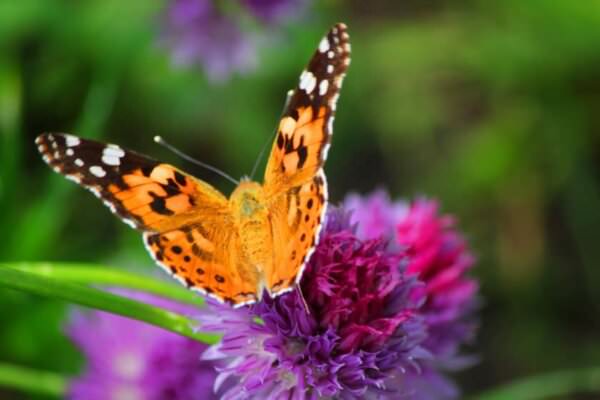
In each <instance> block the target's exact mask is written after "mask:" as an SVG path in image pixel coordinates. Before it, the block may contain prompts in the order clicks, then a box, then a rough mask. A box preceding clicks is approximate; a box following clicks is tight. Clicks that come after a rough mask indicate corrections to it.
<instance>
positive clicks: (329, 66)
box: [327, 64, 333, 74]
mask: <svg viewBox="0 0 600 400" xmlns="http://www.w3.org/2000/svg"><path fill="white" fill-rule="evenodd" d="M332 72H333V65H331V64H329V65H327V73H328V74H331V73H332Z"/></svg>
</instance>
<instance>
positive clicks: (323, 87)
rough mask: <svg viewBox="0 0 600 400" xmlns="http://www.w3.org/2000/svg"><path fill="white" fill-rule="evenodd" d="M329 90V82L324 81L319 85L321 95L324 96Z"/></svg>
mask: <svg viewBox="0 0 600 400" xmlns="http://www.w3.org/2000/svg"><path fill="white" fill-rule="evenodd" d="M328 88H329V81H328V80H323V81H321V83H319V95H321V96H324V95H325V93H327V89H328Z"/></svg>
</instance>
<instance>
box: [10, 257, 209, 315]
mask: <svg viewBox="0 0 600 400" xmlns="http://www.w3.org/2000/svg"><path fill="white" fill-rule="evenodd" d="M4 265H6V266H7V267H10V268H14V269H18V270H20V271H23V272H31V273H34V274H38V275H42V276H45V277H48V278H53V279H58V280H61V281H69V282H75V283H82V284H86V285H107V286H118V287H124V288H130V289H136V290H141V291H144V292H147V293H152V294H155V295H158V296H161V297H164V298H166V299H170V300H174V301H177V302H180V303H186V304H191V305H193V306H202V305H203V304H204V298H203V297H202V296H200V295H198V294H197V293H194V292H192V291H190V290H187V289H185V288H183V286H181V285H175V284H169V283H167V282H163V281H160V280H157V279H152V278H149V277H146V276H141V275H138V274H134V273H131V272H127V271H123V270H119V269H115V268H111V267H108V266H105V265H99V264H86V263H66V262H51V263H50V262H18V263H5V264H4Z"/></svg>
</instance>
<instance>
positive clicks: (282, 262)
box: [36, 23, 350, 307]
mask: <svg viewBox="0 0 600 400" xmlns="http://www.w3.org/2000/svg"><path fill="white" fill-rule="evenodd" d="M349 64H350V43H349V36H348V33H347V31H346V26H345V25H344V24H341V23H340V24H336V25H334V26H333V27H332V28H331V29H330V30H329V32H328V33H327V34H326V35H325V36H324V37H323V39H322V40H321V41H320V43H319V45H318V48H317V49H316V51H315V52H314V54H313V56H312V58H311V59H310V61H309V63H308V65H307V67H306V69H305V70H304V71H303V72H302V74H301V75H300V79H299V81H298V84H297V86H296V88H295V89H294V90H293V91H292V92H290V94H289V97H288V102H287V105H286V107H285V109H284V112H283V114H282V117H281V120H280V121H279V125H278V129H277V132H276V134H275V139H274V143H273V145H272V149H271V153H270V156H269V159H268V162H267V166H266V170H265V173H264V182H263V183H262V184H260V183H258V182H253V181H250V180H249V178H242V180H241V182H240V183H239V185H238V186H237V187H236V188H235V190H234V191H233V192H232V193H231V195H230V196H229V198H227V197H225V196H224V195H223V194H222V193H221V192H219V191H218V190H217V189H215V188H214V187H212V186H211V185H209V184H208V183H206V182H203V181H201V180H199V179H197V178H194V177H193V176H191V175H189V174H187V173H185V172H183V171H182V170H179V169H178V168H176V167H174V166H172V165H169V164H166V163H163V162H160V161H156V160H153V159H151V158H149V157H146V156H144V155H141V154H138V153H136V152H133V151H129V150H125V149H123V148H121V147H120V146H117V145H114V144H105V143H100V142H96V141H92V140H87V139H83V138H80V137H77V136H73V135H69V134H58V133H45V134H42V135H40V136H39V137H38V138H37V139H36V144H37V146H38V149H39V151H40V153H41V154H42V157H43V159H44V161H45V162H46V163H47V164H49V165H50V166H51V167H52V168H53V169H54V170H55V171H56V172H58V173H60V174H63V175H64V176H65V177H66V178H68V179H71V180H73V181H75V182H77V183H78V184H80V185H81V186H83V187H85V188H87V189H89V190H90V191H92V192H93V193H94V194H95V195H96V196H97V197H99V198H100V199H102V200H103V202H104V204H106V205H107V206H108V207H109V208H110V209H111V211H112V212H113V213H115V214H116V215H118V216H119V217H120V218H121V219H122V220H123V221H124V222H126V223H127V224H129V225H131V226H132V227H134V228H135V229H138V230H140V231H142V232H143V240H144V243H145V245H146V248H147V249H148V251H149V252H150V254H151V255H152V257H153V258H154V259H155V261H156V262H157V264H158V265H159V266H161V267H162V268H163V269H164V270H166V271H167V272H168V273H169V274H171V275H172V276H173V277H175V278H176V279H177V280H178V281H180V282H181V283H182V284H184V285H185V286H187V287H188V288H190V289H192V290H194V291H197V292H200V293H202V294H205V295H208V296H210V297H213V298H215V299H217V300H219V301H221V302H224V303H229V304H231V305H232V306H234V307H239V306H243V305H246V304H251V303H254V302H256V301H258V300H260V299H261V298H262V295H263V292H264V290H266V291H267V292H268V293H269V295H270V296H271V297H275V296H278V295H281V294H283V293H286V292H288V291H290V290H292V289H293V288H294V287H295V285H296V284H297V283H298V282H299V281H300V279H301V277H302V272H303V269H304V265H305V264H306V262H307V261H308V260H309V258H310V256H311V254H312V253H313V251H314V249H315V246H316V245H317V242H318V240H319V232H320V230H321V227H322V226H323V220H324V216H325V210H326V208H327V181H326V179H325V174H324V172H323V164H324V162H325V160H326V158H327V152H328V150H329V146H330V143H331V136H332V132H333V120H334V114H335V108H336V103H337V100H338V96H339V93H340V88H341V86H342V81H343V79H344V76H345V74H346V70H347V68H348V65H349Z"/></svg>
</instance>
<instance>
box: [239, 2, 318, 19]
mask: <svg viewBox="0 0 600 400" xmlns="http://www.w3.org/2000/svg"><path fill="white" fill-rule="evenodd" d="M242 3H243V4H244V5H245V6H246V7H247V8H248V11H250V12H251V13H252V14H253V15H254V16H255V17H256V18H257V19H258V20H260V21H262V22H265V23H270V24H273V23H277V22H280V21H282V20H284V19H287V18H291V17H292V16H294V17H296V18H297V17H298V15H299V14H301V13H302V11H304V9H305V8H306V5H307V3H308V1H307V0H242Z"/></svg>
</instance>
